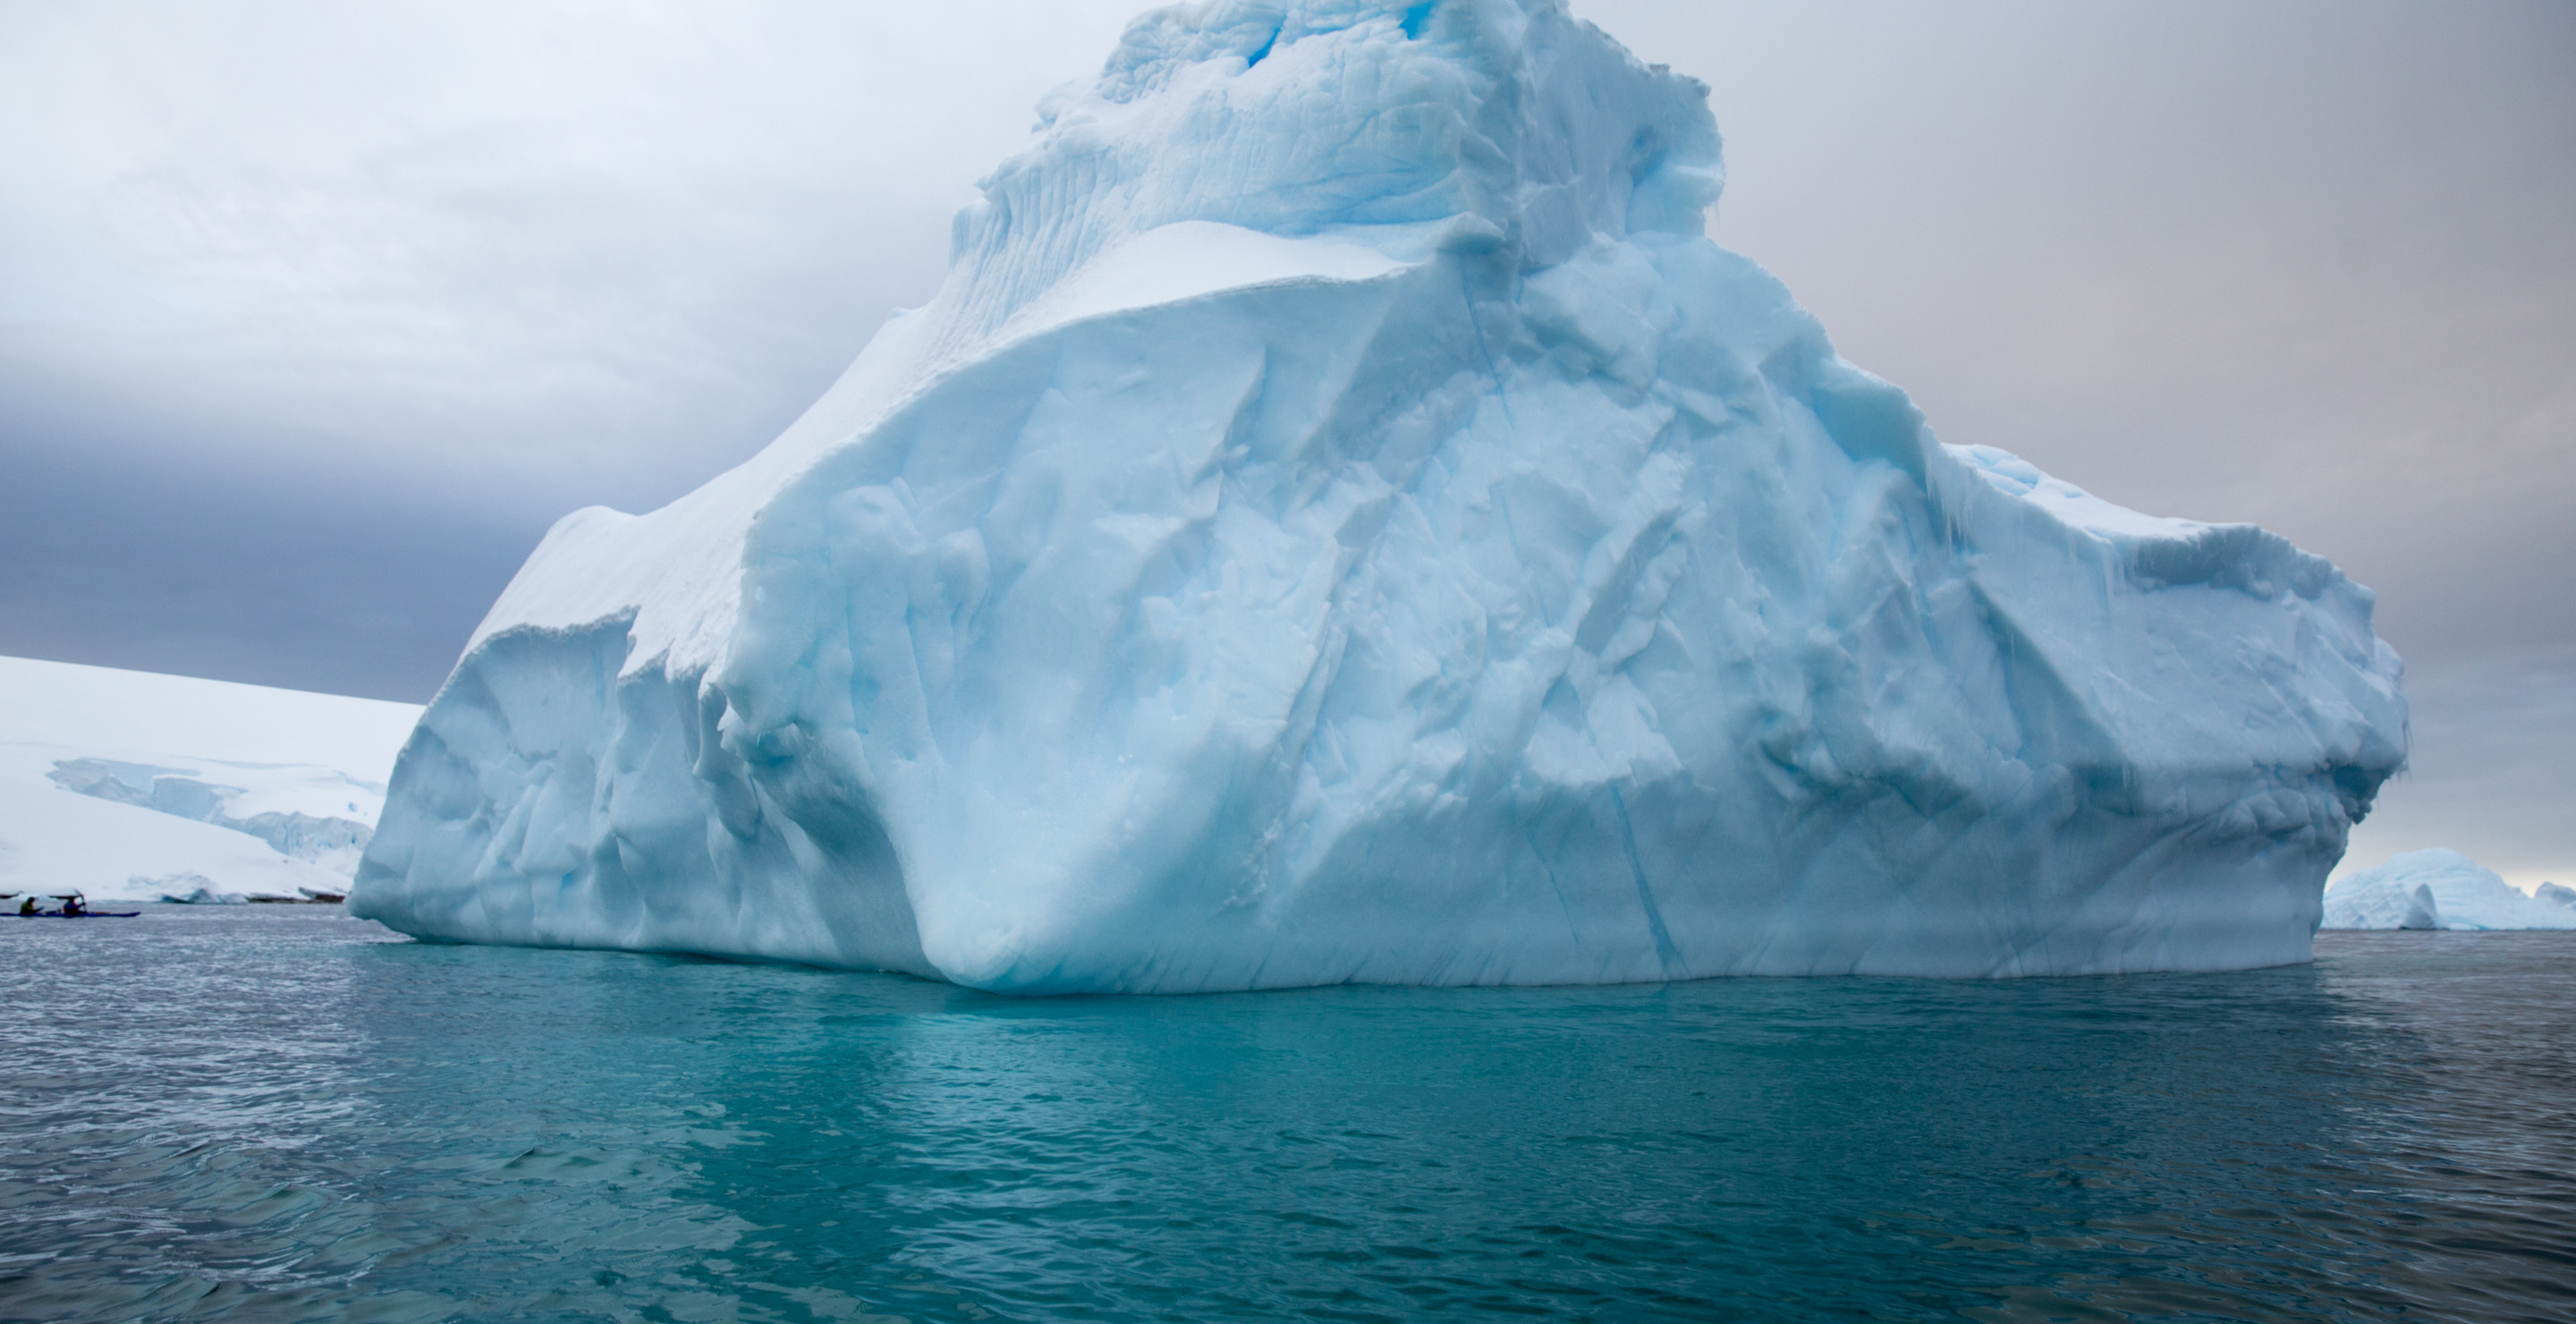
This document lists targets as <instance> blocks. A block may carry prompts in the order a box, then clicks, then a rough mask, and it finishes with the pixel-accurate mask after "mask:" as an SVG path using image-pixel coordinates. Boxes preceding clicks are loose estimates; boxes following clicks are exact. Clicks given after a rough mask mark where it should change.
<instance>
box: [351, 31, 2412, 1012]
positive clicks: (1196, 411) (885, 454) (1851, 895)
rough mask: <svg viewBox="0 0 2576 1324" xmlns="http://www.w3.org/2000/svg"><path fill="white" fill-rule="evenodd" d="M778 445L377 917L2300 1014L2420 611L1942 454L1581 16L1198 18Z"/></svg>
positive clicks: (373, 865)
mask: <svg viewBox="0 0 2576 1324" xmlns="http://www.w3.org/2000/svg"><path fill="white" fill-rule="evenodd" d="M1042 117H1043V119H1042V123H1041V126H1040V128H1039V129H1038V131H1037V134H1036V137H1035V140H1034V142H1033V144H1032V146H1031V147H1030V148H1029V149H1028V150H1027V151H1026V152H1024V153H1022V154H1021V155H1019V156H1017V157H1014V158H1013V159H1012V160H1011V161H1009V162H1007V163H1005V164H1004V165H1003V167H1002V168H1001V169H1000V170H998V171H997V172H996V173H995V174H994V175H993V176H992V178H991V179H990V180H989V181H988V182H987V184H986V186H985V193H984V197H983V199H982V200H981V201H980V202H978V203H977V204H975V205H974V206H972V207H970V208H968V209H967V211H966V212H965V214H964V215H962V216H961V217H960V218H959V221H958V225H957V231H956V243H955V258H954V262H953V264H952V269H951V271H950V274H949V277H948V280H947V282H946V284H945V285H944V286H943V288H942V289H941V291H940V293H939V295H938V297H937V298H936V299H934V300H933V301H932V302H931V304H930V305H929V306H927V307H925V308H922V309H920V310H917V311H915V312H913V313H911V314H908V315H906V316H903V317H900V318H898V319H897V320H895V321H894V322H892V323H890V324H889V325H888V327H887V328H886V330H885V331H884V332H882V333H881V334H880V335H879V336H878V338H877V340H876V341H875V342H874V343H872V344H871V345H870V346H869V348H868V349H867V351H866V352H865V353H863V354H862V355H861V356H860V358H859V360H858V362H857V363H855V364H853V365H852V367H851V369H850V371H849V372H848V373H847V374H845V376H844V377H843V379H842V381H841V382H840V383H839V384H837V385H836V386H835V387H834V388H833V390H832V391H831V392H830V393H828V394H827V395H826V396H825V397H824V398H823V399H822V400H821V401H819V402H818V403H817V404H816V405H815V406H814V408H813V409H812V410H811V411H809V412H808V413H807V415H806V416H805V417H804V418H803V419H801V420H799V421H798V422H797V423H796V424H795V425H794V426H793V427H791V428H790V429H789V430H788V431H787V433H786V434H784V435H783V436H781V437H780V438H779V440H778V441H777V442H776V443H774V444H773V445H772V446H771V447H770V448H769V449H768V450H767V451H765V452H763V453H762V454H761V455H760V456H759V457H757V458H755V459H754V460H752V461H751V462H750V463H748V464H746V465H744V466H742V467H741V468H739V469H737V470H735V471H733V472H731V473H728V474H725V475H723V476H720V477H719V478H717V479H715V480H714V481H713V482H711V483H709V484H708V485H707V486H706V487H705V488H703V489H701V490H700V491H698V492H696V493H693V494H692V495H690V496H688V497H686V498H683V499H682V500H680V501H678V502H676V503H674V504H673V505H671V506H669V507H667V508H665V509H663V510H660V511H656V512H654V513H652V514H649V515H644V516H640V517H639V516H627V515H621V514H618V513H616V512H612V511H604V510H590V511H583V512H578V513H576V514H574V515H572V516H570V517H567V518H566V519H565V521H564V522H563V523H562V524H560V525H558V526H557V528H556V529H555V530H554V531H553V532H552V533H551V534H550V535H549V536H548V537H547V540H546V542H545V544H544V545H543V546H541V547H540V548H539V549H538V551H537V553H536V554H535V555H534V556H532V557H531V558H530V560H529V563H528V565H527V566H526V567H525V568H524V569H523V570H522V571H521V572H520V574H519V576H518V577H517V579H516V580H514V581H513V582H512V584H511V586H510V587H509V589H508V590H507V591H506V592H505V593H504V595H503V596H502V598H501V600H500V602H499V603H497V604H496V605H495V606H494V608H493V611H492V613H491V615H490V616H489V617H488V618H487V619H486V621H485V622H484V624H483V626H482V628H481V629H480V630H479V631H478V632H477V634H476V636H475V638H474V640H473V642H472V643H471V645H470V646H469V649H468V651H467V654H466V656H465V658H464V659H463V660H462V661H461V662H460V663H459V664H458V667H457V670H456V673H455V675H454V676H453V677H452V678H451V679H450V681H449V683H448V685H447V686H446V688H445V689H444V690H443V691H442V692H441V694H440V695H439V697H438V699H437V701H436V702H435V703H433V704H432V705H431V707H430V710H429V712H428V714H427V715H426V717H425V718H424V719H423V722H422V724H421V727H420V729H419V731H418V733H417V734H416V736H415V738H414V740H413V742H412V744H411V746H410V747H409V748H408V749H407V750H406V752H405V755H404V758H403V762H402V765H401V767H400V769H399V770H398V771H397V773H396V775H395V779H394V785H393V789H392V793H391V798H390V801H389V804H388V807H387V809H386V812H385V815H384V818H383V821H382V823H381V825H380V827H379V829H378V833H377V836H376V837H375V839H374V842H373V844H372V845H371V846H370V847H369V849H368V853H367V859H366V862H365V864H364V866H363V867H362V869H361V872H360V876H359V879H358V882H357V884H356V890H355V893H354V894H353V896H352V901H351V904H352V906H353V907H354V908H355V909H356V910H357V911H358V912H359V913H362V914H368V915H373V916H375V917H377V918H380V919H383V920H384V921H385V922H387V923H389V924H392V925H394V926H395V927H397V928H401V929H404V930H406V931H409V932H412V933H416V934H420V935H423V936H428V937H436V938H444V939H454V940H466V941H493V942H520V943H565V944H583V945H607V946H623V947H633V948H664V949H680V950H690V951H700V952H711V953H720V954H731V955H740V956H751V957H762V958H771V959H786V960H798V961H810V962H817V963H822V964H828V965H839V966H856V967H875V968H884V969H895V970H908V971H914V972H917V973H921V974H926V975H933V976H937V977H943V978H948V979H953V980H957V981H960V982H965V983H971V984H976V985H980V986H984V987H989V988H997V989H1010V990H1020V991H1051V990H1053V991H1067V990H1135V991H1182V990H1193V989H1217V988H1246V987H1264V986H1276V985H1293V984H1312V983H1325V982H1334V981H1342V980H1373V981H1406V982H1438V983H1466V982H1522V983H1537V982H1594V981H1609V980H1638V979H1664V978H1680V977H1688V976H1697V975H1714V974H1726V973H1757V972H1758V973H1835V972H1849V971H1883V972H1909V973H1920V974H1946V975H1999V974H2036V973H2052V972H2076V971H2116V970H2143V969H2213V968H2225V967H2240V966H2252V965H2261V964H2268V963H2277V962H2286V961H2296V960H2301V959H2304V958H2305V957H2306V956H2307V955H2308V952H2309V944H2310V939H2311V935H2312V933H2313V930H2314V928H2315V925H2316V921H2317V918H2318V911H2319V891H2320V887H2321V884H2322V882H2323V879H2324V877H2325V874H2326V871H2327V870H2328V869H2329V868H2330V867H2331V866H2332V865H2333V863H2334V861H2335V860H2336V859H2337V858H2338V857H2339V856H2340V854H2341V852H2342V850H2343V846H2344V842H2345V839H2346V834H2347V832H2348V831H2349V829H2350V827H2351V825H2352V823H2353V822H2354V821H2356V820H2357V819H2358V818H2359V817H2360V816H2361V815H2362V814H2363V813H2364V812H2366V811H2367V809H2368V808H2369V805H2370V802H2371V799H2372V796H2373V795H2374V794H2375V793H2376V791H2377V789H2378V787H2379V785H2380V783H2381V782H2382V781H2383V780H2384V779H2385V778H2386V777H2387V776H2388V775H2389V774H2390V773H2391V772H2392V771H2394V770H2395V768H2396V767H2397V766H2398V765H2399V763H2400V762H2401V761H2402V757H2403V748H2404V727H2405V707H2404V703H2403V700H2402V699H2400V698H2399V696H2398V692H2397V676H2398V664H2397V659H2396V657H2395V656H2394V655H2393V654H2392V653H2391V652H2390V651H2389V650H2388V648H2387V647H2386V645H2384V644H2382V643H2381V642H2380V641H2379V640H2378V639H2377V638H2376V637H2375V636H2374V635H2373V633H2372V631H2371V628H2370V613H2371V599H2370V595H2369V594H2368V593H2367V592H2366V591H2364V590H2362V589H2360V588H2358V587H2356V586H2354V585H2353V584H2351V583H2350V582H2348V581H2346V580H2345V579H2344V578H2343V576H2341V575H2340V574H2338V573H2337V572H2336V571H2335V569H2334V567H2333V566H2331V565H2329V564H2327V563H2326V562H2325V561H2323V560H2320V559H2318V558H2316V557H2313V556H2310V555H2307V554H2306V553H2303V552H2301V551H2299V550H2298V549H2296V548H2294V547H2292V546H2290V545H2289V544H2288V543H2286V542H2284V541H2282V540H2281V539H2279V538H2277V537H2274V536H2273V535H2271V534H2268V533H2265V532H2263V531H2261V530H2259V529H2255V528H2251V527H2248V526H2214V525H2203V524H2195V523H2191V522H2189V521H2183V520H2171V519H2161V518H2155V517H2150V516H2145V515H2140V514H2137V513H2135V512H2131V511H2127V510H2124V509H2121V508H2120V507H2118V506H2115V505H2112V504H2110V503H2109V502H2106V501H2102V500H2100V499H2098V498H2095V497H2093V496H2091V495H2089V494H2087V493H2085V492H2083V491H2081V490H2080V489H2077V488H2075V487H2073V486H2071V485H2068V484H2066V483H2064V482H2061V481H2058V480H2056V479H2053V478H2050V477H2049V476H2047V475H2046V474H2043V473H2041V472H2040V471H2039V470H2037V469H2035V468H2033V467H2032V466H2030V465H2029V464H2027V463H2025V462H2023V461H2021V460H2019V459H2017V458H2016V457H2013V456H2011V455H2008V454H2005V453H2003V452H2001V451H1995V450H1991V449H1986V448H1953V447H1945V446H1943V445H1941V444H1940V443H1939V442H1937V441H1935V440H1934V439H1933V437H1932V436H1931V434H1930V432H1929V431H1928V430H1927V429H1926V427H1925V426H1924V423H1923V419H1922V416H1921V415H1920V414H1919V413H1918V412H1917V411H1916V410H1915V408H1914V407H1913V405H1912V403H1911V402H1910V401H1908V400H1907V399H1906V397H1905V395H1904V394H1903V393H1902V392H1901V391H1899V390H1897V389H1896V388H1894V387H1892V386H1890V385H1888V384H1887V383H1885V382H1882V381H1880V380H1878V379H1877V378H1874V377H1872V376H1870V375H1868V374H1867V373H1864V372H1862V371H1860V370H1859V369H1857V368H1854V367H1853V366H1851V365H1850V364H1848V363H1845V362H1844V361H1842V360H1841V359H1840V358H1839V357H1837V356H1836V355H1835V353H1834V352H1833V348H1832V346H1831V344H1830V343H1829V342H1828V341H1827V340H1826V338H1825V336H1824V333H1823V331H1822V329H1821V328H1820V327H1818V326H1817V324H1816V322H1815V321H1814V319H1813V318H1811V317H1810V316H1809V315H1808V314H1807V313H1806V312H1805V311H1804V310H1802V309H1800V308H1799V307H1798V306H1797V304H1796V303H1795V301H1794V300H1792V299H1791V298H1790V296H1789V294H1788V292H1787V291H1786V290H1785V289H1783V288H1782V287H1781V286H1780V284H1779V282H1777V281H1776V280H1774V279H1773V278H1772V277H1771V276H1770V275H1769V274H1768V273H1766V272H1764V271H1763V270H1762V269H1761V268H1759V267H1758V266H1756V265H1754V264H1753V263H1752V262H1750V261H1748V260H1746V259H1744V258H1742V257H1740V256H1737V255H1735V254H1732V253H1729V252H1727V251H1725V250H1723V249H1720V248H1718V247H1717V246H1716V245H1714V244H1712V243H1710V242H1709V241H1708V240H1707V239H1706V238H1704V237H1702V235H1701V233H1700V230H1701V218H1702V216H1703V215H1704V213H1705V210H1706V208H1707V206H1708V205H1709V203H1711V202H1712V201H1713V200H1714V198H1715V196H1716V193H1717V188H1718V184H1719V179H1720V171H1719V165H1718V138H1717V132H1716V128H1715V125H1714V124H1713V123H1712V122H1711V120H1710V118H1709V116H1708V112H1707V109H1706V106H1705V99H1704V89H1702V88H1701V87H1699V86H1698V85H1697V84H1695V83H1693V82H1691V81H1690V80H1688V79H1685V78H1681V77H1678V76H1676V75H1673V74H1671V73H1669V72H1667V71H1664V70H1662V69H1659V68H1653V67H1649V66H1646V65H1643V64H1641V63H1639V62H1638V61H1636V60H1635V59H1634V58H1632V57H1631V56H1629V55H1628V53H1627V52H1626V51H1624V50H1623V49H1621V48H1620V47H1619V46H1618V45H1617V44H1616V43H1615V42H1613V41H1611V40H1610V39H1609V38H1608V37H1606V36H1605V35H1603V34H1602V33H1601V32H1599V31H1598V30H1597V29H1595V28H1592V27H1590V26H1589V25H1586V24H1583V23H1579V22H1576V21H1575V20H1574V19H1572V18H1571V17H1570V16H1569V15H1568V14H1567V12H1566V10H1565V8H1564V6H1563V4H1562V3H1559V2H1557V0H1442V2H1440V3H1426V4H1411V5H1407V4H1399V3H1383V2H1381V3H1367V2H1363V0H1307V2H1306V3H1293V4H1257V3H1241V2H1237V3H1220V4H1213V5H1202V6H1196V7H1184V8H1176V9H1168V10H1163V11H1159V12H1156V13H1154V14H1149V15H1147V16H1146V17H1144V18H1142V19H1140V20H1138V21H1137V23H1136V24H1135V25H1134V26H1133V27H1132V28H1131V29H1130V30H1129V33H1128V36H1127V38H1126V40H1125V41H1124V42H1123V43H1122V44H1121V46H1120V48H1119V50H1118V52H1117V53H1116V55H1115V56H1114V57H1113V58H1112V60H1111V61H1110V63H1109V65H1108V67H1107V68H1106V69H1105V70H1104V71H1103V72H1102V74H1101V75H1100V76H1099V77H1098V78H1097V79H1095V80H1093V81H1092V82H1090V83H1088V84H1085V85H1082V86H1078V87H1074V88H1069V89H1067V90H1064V91H1061V92H1058V93H1056V94H1054V95H1053V96H1051V97H1050V98H1049V99H1048V101H1047V103H1046V105H1045V107H1044V108H1043V110H1042Z"/></svg>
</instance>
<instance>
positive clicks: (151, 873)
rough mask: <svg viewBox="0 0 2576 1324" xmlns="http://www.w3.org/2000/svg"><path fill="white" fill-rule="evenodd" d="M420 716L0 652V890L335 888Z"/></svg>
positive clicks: (135, 894)
mask: <svg viewBox="0 0 2576 1324" xmlns="http://www.w3.org/2000/svg"><path fill="white" fill-rule="evenodd" d="M420 712H421V710H420V709H419V708H418V707H417V706H414V705H411V704H402V703H385V702H380V701H378V700H374V699H353V698H347V697H344V696H341V695H335V694H308V693H304V692H301V691H297V690H280V689H270V688H267V687H264V686H257V685H235V684H230V683H227V682H224V681H213V680H198V679H194V678H191V677H186V676H163V675H155V674H152V673H149V672H140V671H118V670H113V669H110V668H106V667H85V666H75V665H72V664H70V663H64V662H38V661H34V660H31V659H27V658H14V657H0V891H6V892H10V893H18V892H27V891H35V892H53V891H68V890H71V889H74V888H78V889H80V890H82V891H84V892H86V893H88V894H89V895H90V896H92V897H93V898H102V899H103V898H109V897H117V898H132V899H140V900H152V899H156V898H157V897H158V896H159V894H160V893H161V892H163V891H167V890H172V889H171V888H169V887H165V886H164V885H163V884H164V883H165V882H167V881H168V880H170V879H172V878H174V877H177V876H183V875H194V876H196V881H195V883H194V884H192V885H191V886H204V887H207V888H210V889H213V890H215V891H219V892H241V893H267V894H274V895H280V896H296V895H300V893H301V890H304V889H310V890H313V891H325V892H340V891H345V890H346V889H347V886H348V882H347V879H348V876H349V874H350V873H351V872H353V871H354V870H355V868H356V866H357V860H358V855H359V852H360V851H361V850H362V849H363V848H364V846H365V845H366V842H367V840H368V838H369V836H370V834H371V833H372V832H373V830H374V825H375V822H376V818H377V816H378V814H380V813H381V812H382V810H383V807H384V794H385V782H386V779H387V778H388V777H389V776H390V775H391V773H392V769H393V762H394V756H395V754H396V753H397V752H398V751H399V750H400V749H401V748H402V742H403V740H404V739H405V738H406V737H408V736H409V734H410V732H411V728H412V725H413V723H415V722H417V721H418V720H419V717H420ZM177 890H180V891H186V890H188V889H187V888H184V887H183V888H179V889H177Z"/></svg>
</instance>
